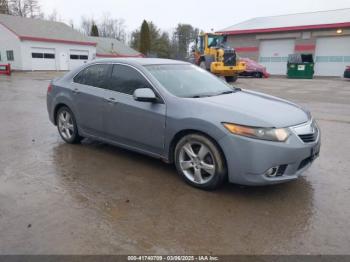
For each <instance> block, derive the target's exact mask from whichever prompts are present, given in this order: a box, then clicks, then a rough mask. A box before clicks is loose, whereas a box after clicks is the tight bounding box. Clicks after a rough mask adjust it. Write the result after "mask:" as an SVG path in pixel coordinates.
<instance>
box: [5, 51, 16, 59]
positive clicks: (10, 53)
mask: <svg viewBox="0 0 350 262" xmlns="http://www.w3.org/2000/svg"><path fill="white" fill-rule="evenodd" d="M6 56H7V61H14V60H15V57H14V55H13V50H7V51H6Z"/></svg>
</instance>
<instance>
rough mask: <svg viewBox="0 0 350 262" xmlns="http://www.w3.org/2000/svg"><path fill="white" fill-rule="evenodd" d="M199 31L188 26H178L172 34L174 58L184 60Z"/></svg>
mask: <svg viewBox="0 0 350 262" xmlns="http://www.w3.org/2000/svg"><path fill="white" fill-rule="evenodd" d="M198 33H199V29H198V28H193V27H192V26H191V25H189V24H178V25H177V27H176V29H175V31H174V33H173V43H174V47H175V48H176V49H175V50H176V52H175V56H176V57H175V58H177V59H180V60H185V59H186V57H187V54H188V48H189V45H190V43H191V42H193V41H194V40H195V39H196V37H197V36H198Z"/></svg>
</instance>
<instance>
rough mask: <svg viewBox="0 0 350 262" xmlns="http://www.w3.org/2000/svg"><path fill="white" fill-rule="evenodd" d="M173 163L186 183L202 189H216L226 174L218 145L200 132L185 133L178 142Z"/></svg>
mask: <svg viewBox="0 0 350 262" xmlns="http://www.w3.org/2000/svg"><path fill="white" fill-rule="evenodd" d="M175 165H176V169H177V171H178V173H179V174H180V175H181V176H182V178H183V179H184V180H185V181H186V182H187V183H188V184H190V185H191V186H194V187H197V188H201V189H204V190H213V189H217V188H218V187H220V186H221V185H222V184H223V182H224V181H225V178H226V175H227V169H226V164H225V160H224V157H223V156H222V154H221V152H220V150H219V148H218V146H217V145H216V144H215V143H214V142H213V141H211V140H210V139H209V138H207V137H206V136H203V135H201V134H190V135H187V136H185V137H183V138H182V139H181V140H180V141H179V142H178V144H177V145H176V148H175Z"/></svg>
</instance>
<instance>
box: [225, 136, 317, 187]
mask: <svg viewBox="0 0 350 262" xmlns="http://www.w3.org/2000/svg"><path fill="white" fill-rule="evenodd" d="M320 137H321V135H320V133H319V134H318V136H317V139H316V140H315V141H314V142H312V143H304V142H303V141H302V140H301V139H300V138H299V137H298V135H297V134H295V133H293V134H292V135H291V136H290V137H289V138H288V140H287V141H286V142H271V141H264V140H258V139H251V138H247V137H242V136H237V135H233V134H228V135H227V136H225V137H224V138H222V139H221V140H220V141H219V144H220V146H221V148H222V150H223V151H224V154H225V157H226V162H227V168H228V179H229V182H231V183H236V184H241V185H268V184H278V183H283V182H287V181H291V180H295V179H297V178H298V177H299V176H300V175H301V174H302V173H303V172H304V171H305V170H306V169H307V168H309V167H310V166H311V164H312V162H313V161H314V160H315V159H316V158H317V157H318V154H319V151H320V145H321V138H320ZM272 167H281V169H280V171H281V172H280V173H282V174H279V175H278V176H276V177H268V176H266V175H265V173H266V171H267V170H269V169H270V168H272Z"/></svg>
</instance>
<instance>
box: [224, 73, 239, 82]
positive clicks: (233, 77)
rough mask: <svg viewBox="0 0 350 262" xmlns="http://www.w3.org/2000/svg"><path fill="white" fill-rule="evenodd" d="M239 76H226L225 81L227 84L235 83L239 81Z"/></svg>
mask: <svg viewBox="0 0 350 262" xmlns="http://www.w3.org/2000/svg"><path fill="white" fill-rule="evenodd" d="M237 78H238V76H237V75H234V76H225V80H226V82H227V83H234V82H236V81H237Z"/></svg>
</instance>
